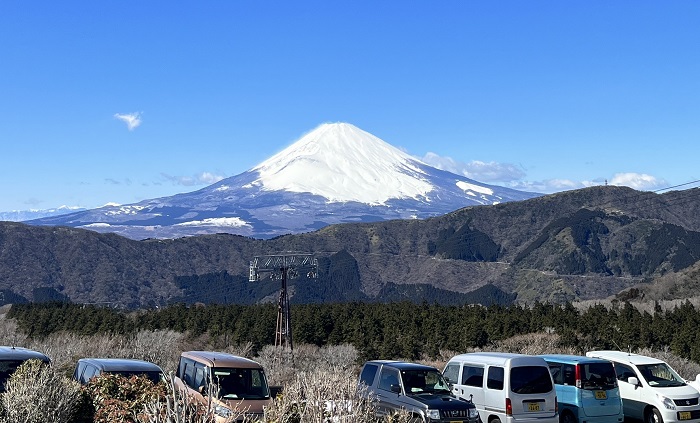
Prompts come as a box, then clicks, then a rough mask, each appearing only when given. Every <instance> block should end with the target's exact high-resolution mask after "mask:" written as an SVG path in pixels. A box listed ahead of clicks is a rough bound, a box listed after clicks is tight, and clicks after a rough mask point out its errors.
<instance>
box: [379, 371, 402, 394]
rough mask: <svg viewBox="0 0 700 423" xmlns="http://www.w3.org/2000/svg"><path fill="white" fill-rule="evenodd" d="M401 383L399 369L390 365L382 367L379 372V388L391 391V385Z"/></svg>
mask: <svg viewBox="0 0 700 423" xmlns="http://www.w3.org/2000/svg"><path fill="white" fill-rule="evenodd" d="M398 384H399V371H398V370H396V369H390V368H388V367H382V370H381V372H380V373H379V389H383V390H385V391H391V385H398Z"/></svg>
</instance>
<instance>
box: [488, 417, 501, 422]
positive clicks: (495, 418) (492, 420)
mask: <svg viewBox="0 0 700 423" xmlns="http://www.w3.org/2000/svg"><path fill="white" fill-rule="evenodd" d="M489 423H501V419H499V418H498V417H494V418H492V419H491V420H489Z"/></svg>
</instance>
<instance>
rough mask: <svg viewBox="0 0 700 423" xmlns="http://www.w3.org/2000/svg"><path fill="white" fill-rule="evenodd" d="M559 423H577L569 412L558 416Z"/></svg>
mask: <svg viewBox="0 0 700 423" xmlns="http://www.w3.org/2000/svg"><path fill="white" fill-rule="evenodd" d="M559 423H577V422H576V418H575V417H574V414H573V413H572V412H571V411H565V412H563V413H561V414H560V415H559Z"/></svg>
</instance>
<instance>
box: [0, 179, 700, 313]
mask: <svg viewBox="0 0 700 423" xmlns="http://www.w3.org/2000/svg"><path fill="white" fill-rule="evenodd" d="M256 177H257V176H256ZM254 182H255V179H253V180H252V181H251V182H250V183H254ZM698 216H700V189H697V188H696V189H690V190H684V191H672V192H668V193H665V194H656V193H650V192H639V191H635V190H632V189H630V188H624V187H614V186H601V187H591V188H586V189H581V190H574V191H567V192H562V193H557V194H552V195H547V196H541V197H536V198H531V199H528V200H523V201H513V202H508V203H502V204H497V205H484V206H472V207H464V208H461V209H459V210H456V211H453V212H450V213H447V214H445V215H442V216H438V217H433V218H428V219H401V220H392V221H381V222H372V223H344V224H337V225H330V226H327V227H324V228H322V229H320V230H317V231H313V232H309V233H303V234H297V235H287V236H280V237H275V238H273V239H268V240H261V239H253V238H250V237H244V236H235V235H229V234H218V235H201V236H192V237H183V238H178V239H147V240H141V241H137V240H131V239H128V238H125V237H122V236H118V235H115V234H100V233H97V232H94V231H88V230H82V229H78V228H70V227H51V226H31V225H26V224H23V223H12V222H0V304H2V303H9V302H21V301H28V300H31V301H47V300H70V301H73V302H78V303H109V304H112V305H117V306H122V307H129V308H135V307H152V306H155V305H163V304H168V303H173V302H185V303H190V304H191V303H196V302H205V303H257V302H263V301H275V300H276V292H277V290H278V289H279V281H270V280H263V281H260V282H248V272H249V263H250V260H251V259H252V258H253V257H254V256H259V255H268V254H284V253H285V252H306V253H313V254H314V255H316V256H317V257H318V260H319V269H318V276H319V277H318V279H306V278H304V277H303V275H302V277H301V278H300V279H295V280H293V281H290V284H289V291H290V295H291V301H292V302H293V303H294V302H297V303H298V302H330V301H336V302H337V301H398V300H409V301H416V302H420V301H428V302H432V301H436V302H441V303H448V304H464V303H474V302H479V303H486V304H491V303H509V302H512V301H517V302H523V303H531V302H533V301H542V302H544V301H551V302H564V301H574V300H587V299H600V298H606V297H609V296H615V295H617V296H618V298H624V299H630V298H642V297H643V298H645V299H663V298H689V297H690V296H693V295H697V292H698V289H699V288H700V279H699V278H698V275H699V274H700V261H699V260H700V219H698ZM630 288H633V289H630Z"/></svg>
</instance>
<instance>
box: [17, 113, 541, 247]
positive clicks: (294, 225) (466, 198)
mask: <svg viewBox="0 0 700 423" xmlns="http://www.w3.org/2000/svg"><path fill="white" fill-rule="evenodd" d="M537 195H538V194H535V193H528V192H522V191H515V190H512V189H509V188H504V187H499V186H494V185H487V184H483V183H480V182H478V181H474V180H472V179H469V178H466V177H464V176H462V175H457V174H454V173H450V172H447V171H444V170H440V169H437V168H435V167H432V166H430V165H428V164H426V163H424V162H422V161H421V160H419V159H416V158H414V157H412V156H410V155H409V154H407V153H405V152H403V151H401V150H400V149H398V148H396V147H393V146H391V145H390V144H387V143H386V142H384V141H382V140H381V139H379V138H378V137H376V136H374V135H372V134H370V133H368V132H365V131H363V130H361V129H359V128H357V127H355V126H353V125H351V124H348V123H326V124H323V125H321V126H319V127H317V128H316V129H314V130H313V131H311V132H309V133H307V134H306V135H304V136H303V137H301V138H300V139H299V140H298V141H297V142H295V143H294V144H292V145H290V146H289V147H287V148H286V149H284V150H283V151H281V152H279V153H277V154H275V155H273V156H272V157H270V158H269V159H268V160H266V161H264V162H262V163H260V164H259V165H257V166H256V167H254V168H252V169H250V170H248V171H245V172H243V173H241V174H239V175H235V176H231V177H228V178H226V179H222V180H221V181H219V182H216V183H214V184H212V185H209V186H207V187H204V188H202V189H199V190H197V191H193V192H189V193H182V194H177V195H173V196H170V197H162V198H154V199H150V200H143V201H141V202H139V203H134V204H124V205H105V206H104V207H101V208H97V209H93V210H86V211H82V212H77V213H69V214H66V215H61V216H52V217H45V218H41V219H36V220H32V221H31V222H30V223H31V224H35V225H63V226H73V227H80V228H85V229H90V230H94V231H99V232H115V233H118V234H121V235H124V236H128V237H130V238H135V239H144V238H176V237H180V236H188V235H200V234H213V233H222V232H223V233H232V234H238V235H245V236H253V237H261V238H269V237H273V236H279V235H284V234H288V233H299V232H307V231H312V230H315V229H319V228H322V227H324V226H326V225H331V224H337V223H347V222H373V221H378V220H389V219H423V218H428V217H432V216H438V215H441V214H444V213H448V212H451V211H454V210H456V209H458V208H460V207H466V206H475V205H489V204H498V203H502V202H507V201H518V200H524V199H526V198H532V197H535V196H537ZM378 206H380V207H378Z"/></svg>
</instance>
